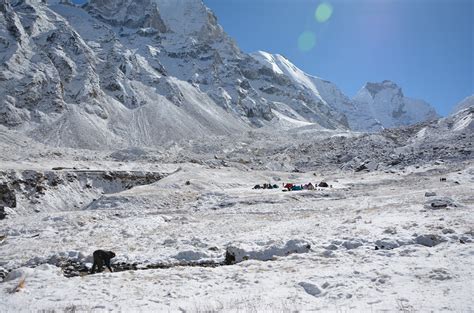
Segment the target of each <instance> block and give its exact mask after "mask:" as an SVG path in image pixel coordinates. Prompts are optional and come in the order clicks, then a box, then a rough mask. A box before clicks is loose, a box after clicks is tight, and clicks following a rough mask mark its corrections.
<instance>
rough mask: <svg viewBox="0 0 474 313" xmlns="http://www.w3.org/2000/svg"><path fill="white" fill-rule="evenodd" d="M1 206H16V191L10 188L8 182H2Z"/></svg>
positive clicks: (0, 190) (0, 186) (0, 187)
mask: <svg viewBox="0 0 474 313" xmlns="http://www.w3.org/2000/svg"><path fill="white" fill-rule="evenodd" d="M0 206H2V207H8V208H16V196H15V191H13V189H10V188H9V187H8V185H7V184H0Z"/></svg>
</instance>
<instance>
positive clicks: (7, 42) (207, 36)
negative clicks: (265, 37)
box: [0, 0, 435, 149]
mask: <svg viewBox="0 0 474 313" xmlns="http://www.w3.org/2000/svg"><path fill="white" fill-rule="evenodd" d="M178 2H179V3H178ZM178 2H177V1H168V0H140V1H131V0H114V1H105V0H91V1H89V3H88V4H87V5H85V6H82V7H79V6H75V5H73V4H71V3H70V2H69V1H62V0H61V1H58V0H52V1H41V0H2V1H1V2H0V12H1V15H0V90H1V91H2V94H3V95H4V97H2V99H0V124H2V125H4V126H6V127H8V128H10V129H15V130H16V131H20V132H22V133H24V134H26V135H28V136H30V137H32V138H34V139H36V140H38V141H40V142H43V143H46V144H48V145H53V146H69V147H76V148H78V147H80V148H93V149H98V148H101V149H102V148H104V147H109V148H110V147H126V146H158V145H161V144H163V143H165V142H168V141H172V140H173V141H177V140H181V139H186V140H189V139H197V138H203V137H205V136H208V135H229V134H235V133H242V132H244V131H246V130H249V129H251V128H254V127H262V126H267V127H272V128H275V127H276V128H278V129H291V128H295V127H301V126H308V125H312V126H313V127H316V128H319V129H339V130H343V129H353V130H362V131H365V130H378V129H381V128H382V127H394V126H398V125H406V124H410V123H414V122H418V121H422V120H425V119H430V118H432V117H434V115H435V113H434V111H432V109H429V107H428V106H427V104H425V103H422V104H420V103H418V102H415V101H411V100H409V99H407V98H404V97H403V95H401V96H400V97H398V96H397V97H386V96H384V97H381V96H377V97H376V98H373V99H367V97H364V95H363V91H364V89H363V91H361V93H360V95H358V97H356V100H357V101H356V102H354V101H352V100H351V99H349V98H348V97H346V96H345V95H344V94H343V93H342V92H341V91H340V90H339V89H338V88H337V87H336V86H335V85H334V84H332V83H330V82H327V81H324V80H322V79H320V78H316V77H313V76H310V75H307V74H306V73H304V72H302V71H301V70H300V69H298V68H297V67H295V66H294V65H293V64H292V63H291V62H289V61H288V60H287V59H285V58H284V57H282V56H280V55H270V54H268V53H265V52H258V53H255V54H252V55H248V54H245V53H243V52H242V51H240V49H239V48H238V47H237V45H236V44H235V43H234V42H233V40H232V39H230V38H229V37H228V36H227V35H226V33H225V32H224V31H223V29H222V27H221V26H220V25H219V24H218V23H217V19H216V17H215V16H214V15H213V13H212V12H211V11H210V10H209V9H207V8H206V7H205V6H204V5H203V3H202V2H201V1H199V0H179V1H178ZM368 85H369V84H368ZM383 85H384V86H385V83H383ZM386 87H387V86H386ZM391 89H393V88H391V87H390V86H388V87H387V90H391ZM365 90H367V88H365ZM390 92H391V91H387V92H380V93H379V94H381V95H387V94H390ZM400 93H401V90H400ZM379 100H380V101H379ZM364 101H365V102H364ZM387 101H388V102H387ZM386 116H391V118H386Z"/></svg>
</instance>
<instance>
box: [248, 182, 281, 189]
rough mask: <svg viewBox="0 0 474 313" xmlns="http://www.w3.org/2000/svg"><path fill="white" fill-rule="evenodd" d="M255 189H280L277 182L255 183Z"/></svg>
mask: <svg viewBox="0 0 474 313" xmlns="http://www.w3.org/2000/svg"><path fill="white" fill-rule="evenodd" d="M253 189H278V185H277V184H273V185H272V184H270V183H268V184H262V185H255V186H254V187H253Z"/></svg>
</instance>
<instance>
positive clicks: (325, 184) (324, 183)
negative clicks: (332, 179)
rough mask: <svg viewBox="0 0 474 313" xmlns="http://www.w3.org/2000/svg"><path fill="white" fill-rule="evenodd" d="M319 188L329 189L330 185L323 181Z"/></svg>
mask: <svg viewBox="0 0 474 313" xmlns="http://www.w3.org/2000/svg"><path fill="white" fill-rule="evenodd" d="M318 187H324V188H327V187H329V185H328V183H326V182H323V181H322V182H320V183H319V184H318Z"/></svg>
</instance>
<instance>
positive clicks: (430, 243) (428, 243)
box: [415, 234, 446, 247]
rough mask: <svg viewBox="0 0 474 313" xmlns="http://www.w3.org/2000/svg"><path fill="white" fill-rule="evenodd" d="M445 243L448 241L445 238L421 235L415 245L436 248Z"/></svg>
mask: <svg viewBox="0 0 474 313" xmlns="http://www.w3.org/2000/svg"><path fill="white" fill-rule="evenodd" d="M444 241H446V239H444V238H443V237H441V236H438V235H433V234H428V235H420V236H418V237H416V238H415V243H417V244H419V245H422V246H425V247H434V246H436V245H439V244H440V243H442V242H444Z"/></svg>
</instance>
